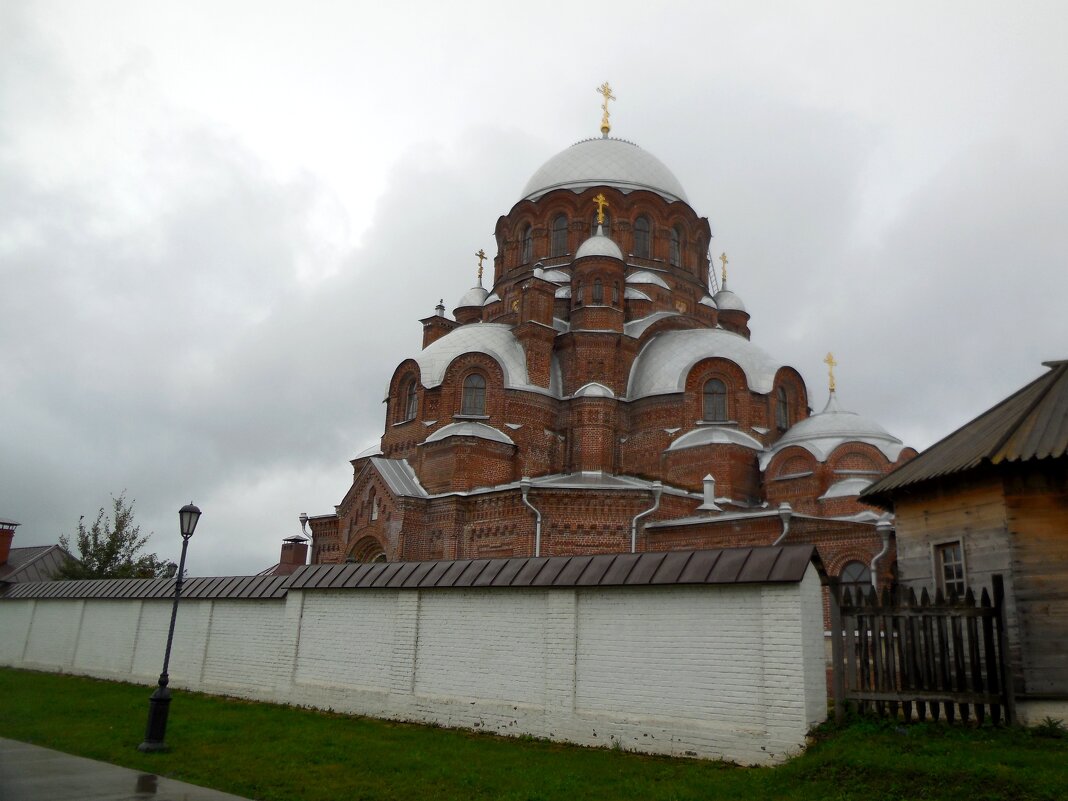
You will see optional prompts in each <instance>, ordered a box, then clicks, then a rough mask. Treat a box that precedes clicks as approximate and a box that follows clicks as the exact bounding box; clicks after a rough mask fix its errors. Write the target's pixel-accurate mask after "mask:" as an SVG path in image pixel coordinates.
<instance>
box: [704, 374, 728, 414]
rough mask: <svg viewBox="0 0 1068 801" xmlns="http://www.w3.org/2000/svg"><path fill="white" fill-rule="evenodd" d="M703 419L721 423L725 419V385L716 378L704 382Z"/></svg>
mask: <svg viewBox="0 0 1068 801" xmlns="http://www.w3.org/2000/svg"><path fill="white" fill-rule="evenodd" d="M704 394H705V403H704V419H705V420H707V421H709V422H717V423H721V422H724V421H726V419H727V385H726V384H724V383H723V382H722V381H720V380H719V379H718V378H710V379H709V380H708V381H706V382H705V393H704Z"/></svg>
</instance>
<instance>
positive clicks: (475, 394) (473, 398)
mask: <svg viewBox="0 0 1068 801" xmlns="http://www.w3.org/2000/svg"><path fill="white" fill-rule="evenodd" d="M485 413H486V379H485V378H483V377H482V375H481V374H479V373H471V375H469V376H468V377H467V378H465V379H464V392H463V401H462V402H461V404H460V414H479V415H483V414H485Z"/></svg>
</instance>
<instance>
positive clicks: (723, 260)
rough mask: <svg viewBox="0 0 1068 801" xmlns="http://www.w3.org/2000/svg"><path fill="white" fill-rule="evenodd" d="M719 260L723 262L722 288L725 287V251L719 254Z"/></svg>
mask: <svg viewBox="0 0 1068 801" xmlns="http://www.w3.org/2000/svg"><path fill="white" fill-rule="evenodd" d="M719 260H720V262H722V264H723V288H724V289H726V288H727V261H728V260H727V254H726V252H724V253H720V254H719Z"/></svg>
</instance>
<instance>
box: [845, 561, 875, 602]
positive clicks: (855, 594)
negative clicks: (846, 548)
mask: <svg viewBox="0 0 1068 801" xmlns="http://www.w3.org/2000/svg"><path fill="white" fill-rule="evenodd" d="M838 586H839V587H840V588H841V590H842V593H843V594H844V593H845V591H846V590H849V595H850V597H852V599H853V601H854V603H856V602H857V601H859V600H860V599H861V598H864V597H867V595H868V593H869V592H871V586H872V585H871V570H869V569H868V566H867V565H866V564H864V563H863V562H846V563H845V565H844V566H843V567H842V570H841V572H840V573H839V574H838Z"/></svg>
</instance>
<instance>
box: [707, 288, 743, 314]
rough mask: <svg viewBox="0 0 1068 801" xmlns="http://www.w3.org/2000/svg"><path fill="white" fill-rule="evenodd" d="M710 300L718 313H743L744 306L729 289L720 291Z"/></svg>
mask: <svg viewBox="0 0 1068 801" xmlns="http://www.w3.org/2000/svg"><path fill="white" fill-rule="evenodd" d="M712 300H713V301H714V302H715V304H716V308H718V309H719V310H720V311H740V312H744V311H745V304H744V303H742V299H741V298H740V297H738V296H737V295H735V294H734V293H733V292H731V291H730V290H729V289H721V290H720V291H719V292H717V293H716V294H715V296H714V297H713V298H712Z"/></svg>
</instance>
